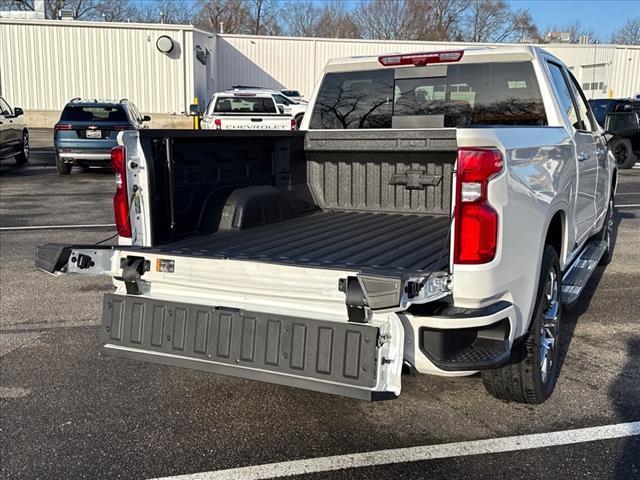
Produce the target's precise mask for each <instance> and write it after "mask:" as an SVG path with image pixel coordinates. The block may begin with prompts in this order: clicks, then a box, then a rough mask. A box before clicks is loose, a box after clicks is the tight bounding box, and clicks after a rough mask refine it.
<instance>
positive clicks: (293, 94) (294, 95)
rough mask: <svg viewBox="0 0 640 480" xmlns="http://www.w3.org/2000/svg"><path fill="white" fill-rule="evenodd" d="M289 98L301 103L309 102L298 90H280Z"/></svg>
mask: <svg viewBox="0 0 640 480" xmlns="http://www.w3.org/2000/svg"><path fill="white" fill-rule="evenodd" d="M280 93H282V94H283V95H284V96H286V97H287V98H289V99H291V100H294V101H296V102H300V103H309V102H308V101H307V100H306V99H305V98H304V97H303V96H302V94H301V93H300V92H299V91H298V90H280Z"/></svg>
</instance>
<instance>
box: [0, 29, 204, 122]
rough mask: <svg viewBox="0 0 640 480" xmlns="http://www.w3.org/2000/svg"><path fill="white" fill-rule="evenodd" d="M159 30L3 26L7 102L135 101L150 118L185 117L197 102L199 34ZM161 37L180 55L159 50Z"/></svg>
mask: <svg viewBox="0 0 640 480" xmlns="http://www.w3.org/2000/svg"><path fill="white" fill-rule="evenodd" d="M158 27H160V28H158ZM158 27H156V26H152V25H136V24H100V23H90V22H60V21H56V22H51V21H44V22H43V21H39V22H37V23H34V22H29V21H15V20H14V21H12V22H11V23H9V22H8V21H6V20H2V21H0V70H1V71H0V74H1V75H0V82H1V87H2V94H3V95H4V96H5V97H7V98H8V99H10V101H11V102H12V103H14V104H16V105H20V106H22V107H23V108H25V109H35V110H60V109H61V108H62V107H63V106H64V105H65V103H66V102H67V101H69V99H71V98H73V97H82V98H115V99H120V98H128V99H130V100H131V101H133V102H134V103H136V104H137V105H138V106H139V107H140V109H141V110H142V111H144V112H150V113H156V112H158V113H181V112H183V111H185V108H186V106H188V104H189V103H190V101H191V97H193V85H194V80H193V76H194V70H193V55H192V52H193V48H194V46H193V38H192V37H193V29H192V27H186V28H184V29H181V28H175V27H173V28H171V27H170V26H167V25H162V26H158ZM161 35H168V36H170V37H171V38H172V39H173V40H174V41H175V42H177V45H178V48H177V49H176V51H175V52H172V53H171V54H169V55H165V54H163V53H161V52H159V51H158V50H157V48H156V40H157V39H158V37H159V36H161Z"/></svg>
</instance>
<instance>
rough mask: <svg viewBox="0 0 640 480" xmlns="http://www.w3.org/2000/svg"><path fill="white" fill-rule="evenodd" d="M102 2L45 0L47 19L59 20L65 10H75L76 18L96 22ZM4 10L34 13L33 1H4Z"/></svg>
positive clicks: (90, 0)
mask: <svg viewBox="0 0 640 480" xmlns="http://www.w3.org/2000/svg"><path fill="white" fill-rule="evenodd" d="M99 3H100V0H45V2H44V14H45V17H46V18H49V19H57V18H60V14H61V12H62V11H63V10H73V12H74V14H75V17H76V18H78V19H81V20H95V19H97V18H98V17H97V16H96V14H97V12H96V6H97V5H98V4H99ZM1 5H2V8H6V9H7V10H22V11H33V9H34V4H33V0H3V1H2V4H1Z"/></svg>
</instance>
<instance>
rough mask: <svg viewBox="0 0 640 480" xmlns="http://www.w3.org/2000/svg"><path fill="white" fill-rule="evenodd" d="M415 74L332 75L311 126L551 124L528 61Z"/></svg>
mask: <svg viewBox="0 0 640 480" xmlns="http://www.w3.org/2000/svg"><path fill="white" fill-rule="evenodd" d="M429 69H431V70H429ZM400 70H402V71H401V72H400ZM425 72H427V74H425ZM415 74H416V75H415V77H413V76H412V70H411V67H408V68H403V69H397V70H396V69H378V70H369V71H361V72H345V73H328V74H327V75H326V76H325V79H324V81H323V83H322V85H321V87H320V91H319V92H318V96H317V100H316V105H315V107H314V111H313V114H312V117H311V122H310V128H312V129H353V128H420V127H429V128H437V127H464V126H492V125H496V126H499V125H547V118H546V115H545V110H544V104H543V101H542V96H541V94H540V89H539V87H538V82H537V80H536V77H535V73H534V71H533V65H532V64H531V63H530V62H513V63H495V62H492V63H478V64H455V65H447V66H442V65H439V66H433V67H427V69H426V70H425V68H416V69H415Z"/></svg>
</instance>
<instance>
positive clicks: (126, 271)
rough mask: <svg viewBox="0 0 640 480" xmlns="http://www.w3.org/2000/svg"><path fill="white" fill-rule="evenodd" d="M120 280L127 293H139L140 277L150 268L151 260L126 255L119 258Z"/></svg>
mask: <svg viewBox="0 0 640 480" xmlns="http://www.w3.org/2000/svg"><path fill="white" fill-rule="evenodd" d="M120 267H121V268H122V280H123V281H124V285H125V287H126V288H127V293H128V294H129V295H140V293H141V291H140V280H141V279H140V277H141V276H142V275H143V274H144V272H148V271H149V270H150V269H151V262H150V261H149V260H145V259H144V257H127V258H121V259H120Z"/></svg>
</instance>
